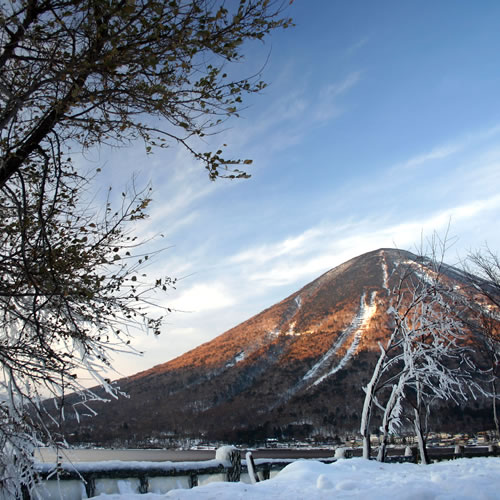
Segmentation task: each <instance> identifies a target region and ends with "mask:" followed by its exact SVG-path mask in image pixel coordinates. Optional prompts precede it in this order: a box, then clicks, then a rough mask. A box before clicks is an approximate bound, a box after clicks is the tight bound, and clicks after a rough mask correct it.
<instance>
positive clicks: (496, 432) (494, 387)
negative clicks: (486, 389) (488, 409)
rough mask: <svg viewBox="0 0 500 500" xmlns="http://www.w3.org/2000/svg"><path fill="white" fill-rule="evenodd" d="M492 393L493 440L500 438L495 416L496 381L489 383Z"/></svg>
mask: <svg viewBox="0 0 500 500" xmlns="http://www.w3.org/2000/svg"><path fill="white" fill-rule="evenodd" d="M491 386H492V390H493V391H492V392H493V422H494V423H495V439H499V438H500V430H499V426H498V414H497V384H496V379H493V381H492V382H491Z"/></svg>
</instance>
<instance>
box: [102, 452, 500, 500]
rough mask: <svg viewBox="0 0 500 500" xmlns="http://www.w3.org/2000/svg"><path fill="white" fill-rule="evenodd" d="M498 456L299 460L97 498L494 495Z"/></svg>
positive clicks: (473, 498) (376, 499) (435, 498)
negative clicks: (188, 486)
mask: <svg viewBox="0 0 500 500" xmlns="http://www.w3.org/2000/svg"><path fill="white" fill-rule="evenodd" d="M499 491H500V458H474V459H467V458H463V459H459V460H454V461H450V462H440V463H436V464H432V465H415V464H409V463H407V464H382V463H379V462H376V461H368V460H364V459H362V458H352V459H349V460H339V461H337V462H335V463H334V464H331V465H325V464H323V463H321V462H316V461H310V460H299V461H296V462H294V463H292V464H290V465H288V466H287V467H286V468H285V469H283V470H282V471H281V472H280V473H279V474H278V475H277V476H276V477H274V478H273V479H270V480H268V481H262V482H260V483H257V484H244V483H211V484H208V485H205V486H200V487H197V488H193V489H192V490H172V491H170V492H168V493H167V494H165V495H155V494H146V495H136V494H116V495H100V496H98V497H95V498H98V499H99V500H153V499H154V500H157V499H169V500H209V499H210V500H234V499H235V498H244V499H245V500H254V499H255V500H261V499H262V500H264V499H265V500H277V499H282V500H285V499H286V500H303V499H304V498H308V499H314V500H326V499H331V498H335V499H336V500H344V499H359V498H363V499H364V500H387V498H397V499H398V500H422V499H425V500H496V499H497V498H498V492H499Z"/></svg>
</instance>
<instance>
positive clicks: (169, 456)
mask: <svg viewBox="0 0 500 500" xmlns="http://www.w3.org/2000/svg"><path fill="white" fill-rule="evenodd" d="M245 452H246V450H242V457H244V455H245ZM60 453H61V455H62V461H63V462H103V461H107V460H122V461H126V462H128V461H144V462H163V461H166V460H170V461H172V462H194V461H201V460H212V459H214V458H215V450H107V449H75V450H60ZM252 454H253V456H254V458H277V459H281V458H283V459H284V458H329V457H333V456H334V454H335V451H334V450H333V449H313V450H311V449H283V448H271V449H259V450H252ZM36 456H37V458H38V460H40V461H41V462H50V463H54V462H56V461H57V460H56V452H55V451H54V450H53V449H51V448H41V449H39V450H38V451H37V453H36Z"/></svg>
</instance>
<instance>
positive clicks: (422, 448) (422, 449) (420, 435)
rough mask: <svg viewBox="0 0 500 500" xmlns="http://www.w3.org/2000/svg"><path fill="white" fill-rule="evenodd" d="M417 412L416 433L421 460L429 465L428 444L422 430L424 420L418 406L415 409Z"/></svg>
mask: <svg viewBox="0 0 500 500" xmlns="http://www.w3.org/2000/svg"><path fill="white" fill-rule="evenodd" d="M413 411H414V413H415V422H414V423H415V433H416V435H417V442H418V451H419V453H420V461H421V463H422V464H424V465H427V464H429V463H430V461H429V455H428V454H427V446H426V443H425V437H424V433H423V431H422V422H421V420H420V411H419V410H418V409H417V408H414V409H413Z"/></svg>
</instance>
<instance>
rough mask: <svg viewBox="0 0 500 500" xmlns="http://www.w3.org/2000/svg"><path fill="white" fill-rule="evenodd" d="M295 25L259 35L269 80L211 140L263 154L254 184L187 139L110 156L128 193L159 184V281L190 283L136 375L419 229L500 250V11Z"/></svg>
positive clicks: (312, 9) (111, 176) (456, 253)
mask: <svg viewBox="0 0 500 500" xmlns="http://www.w3.org/2000/svg"><path fill="white" fill-rule="evenodd" d="M289 14H290V15H291V16H292V17H293V18H294V20H295V23H296V27H295V28H292V29H288V30H285V31H282V32H277V33H274V34H272V35H271V37H270V38H269V39H268V40H267V41H266V43H265V44H264V45H261V44H259V45H249V46H248V48H247V50H246V58H245V61H244V62H243V63H241V64H240V65H239V67H238V68H237V71H238V72H245V73H248V74H252V73H253V72H254V71H256V70H258V69H259V68H261V67H262V65H263V64H265V63H266V59H267V57H268V56H269V60H268V61H267V64H266V65H265V68H264V72H263V78H264V80H265V81H267V82H268V83H269V86H268V87H267V88H266V89H265V91H264V92H263V93H262V95H259V96H252V97H251V99H249V100H248V101H247V105H248V107H247V108H246V109H245V110H243V112H242V113H241V118H240V119H239V120H232V121H231V122H229V123H228V124H226V125H227V129H226V130H225V131H223V132H221V133H220V134H219V135H218V136H216V137H214V138H212V139H211V141H212V142H211V144H210V146H213V147H214V148H215V149H217V148H218V146H219V145H221V144H223V143H227V144H228V147H229V151H230V153H232V154H233V155H234V156H236V157H240V158H252V159H253V160H254V163H253V165H252V166H251V167H250V169H249V172H250V173H251V174H252V178H251V179H249V180H242V181H217V182H215V183H211V182H210V181H209V180H208V178H207V176H206V175H205V172H204V170H203V168H202V167H201V166H200V165H196V163H195V162H194V161H193V160H192V159H191V158H190V157H189V156H188V155H187V154H186V152H185V151H182V150H179V149H175V148H172V149H170V150H168V151H157V152H155V153H154V154H153V155H149V156H146V155H145V153H144V146H143V145H141V144H136V145H134V146H132V147H130V148H127V149H124V150H113V151H106V150H103V151H101V152H100V153H99V154H97V153H96V154H95V155H94V157H93V160H94V161H95V162H96V163H99V165H100V166H104V167H105V168H104V172H105V174H104V175H105V176H106V177H105V181H106V182H109V183H111V184H113V185H114V186H117V187H118V189H120V188H121V186H122V184H123V182H124V179H126V178H127V177H128V175H130V174H131V173H132V172H136V173H137V176H138V182H139V183H143V184H145V183H147V182H148V181H151V183H152V186H153V190H154V202H153V204H152V208H151V217H150V219H148V221H146V222H145V223H142V225H141V226H138V228H137V229H138V231H139V232H140V233H141V234H142V235H143V236H147V235H153V234H156V233H163V234H164V235H165V238H163V239H162V241H161V243H158V244H161V245H163V246H170V247H171V248H169V249H168V250H166V251H165V252H163V254H162V255H161V256H160V257H159V258H158V259H157V260H156V262H154V263H153V264H152V267H151V272H152V273H163V274H168V275H170V276H174V277H177V278H180V281H179V283H178V286H177V289H176V290H175V291H173V290H172V291H171V292H169V294H168V296H166V297H165V298H164V299H162V302H163V303H164V304H165V305H168V306H171V307H174V308H175V309H177V310H178V311H180V312H176V313H173V314H172V315H170V316H169V317H168V320H167V324H166V326H165V328H164V332H163V334H162V335H161V336H160V337H159V338H153V337H152V336H138V337H137V338H136V340H135V346H136V347H137V348H138V349H139V350H144V351H146V354H145V355H144V356H143V357H134V358H132V359H131V358H130V357H123V358H121V357H117V358H116V359H115V364H116V368H117V369H118V371H119V372H120V373H121V374H125V375H126V374H131V373H135V372H137V371H139V370H143V369H146V368H149V367H151V366H153V365H155V364H158V363H161V362H164V361H167V360H169V359H172V358H173V357H175V356H177V355H180V354H181V353H183V352H185V351H186V350H189V349H191V348H193V347H196V346H197V345H199V344H201V343H203V342H206V341H208V340H210V339H212V338H213V337H215V336H216V335H218V334H220V333H223V332H224V331H226V330H227V329H229V328H231V327H232V326H235V325H236V324H238V323H240V322H242V321H244V320H246V319H248V318H249V317H250V316H252V315H254V314H256V313H258V312H260V311H261V310H262V309H264V308H266V307H269V306H271V305H272V304H274V303H276V302H278V301H280V300H281V299H283V298H284V297H286V296H287V295H289V294H290V293H292V292H294V291H295V290H297V289H299V288H300V287H301V286H303V285H305V284H306V283H308V282H310V281H312V280H313V279H314V278H316V277H317V276H319V275H320V274H322V273H323V272H325V271H327V270H329V269H331V268H332V267H335V266H336V265H338V264H341V263H342V262H344V261H345V260H347V259H349V258H352V257H355V256H356V255H359V254H361V253H364V252H367V251H370V250H374V249H377V248H380V247H394V246H397V247H399V248H405V249H409V250H412V249H415V246H416V245H418V244H419V242H420V239H421V236H422V234H424V236H430V235H431V234H432V232H433V231H437V232H438V233H440V234H444V232H445V230H446V227H447V225H448V224H449V223H450V221H451V230H450V234H451V236H452V237H453V238H454V239H456V242H455V244H454V245H453V247H452V248H451V249H450V250H449V252H448V258H447V260H448V262H450V263H456V262H457V261H458V260H459V258H460V257H461V256H463V255H465V253H466V251H467V250H468V249H474V248H479V247H481V246H483V245H484V244H485V243H486V242H487V243H488V244H489V246H490V247H491V248H492V249H495V250H497V251H500V235H499V234H498V233H499V231H498V227H499V224H498V220H499V214H500V190H499V187H500V24H499V20H500V3H499V2H497V1H486V0H483V1H481V2H472V1H444V0H440V1H439V2H435V1H419V2H413V1H405V0H402V1H388V0H384V1H378V2H373V1H349V2H346V1H334V0H332V1H329V0H295V1H294V2H293V4H292V5H291V6H290V8H289Z"/></svg>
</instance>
